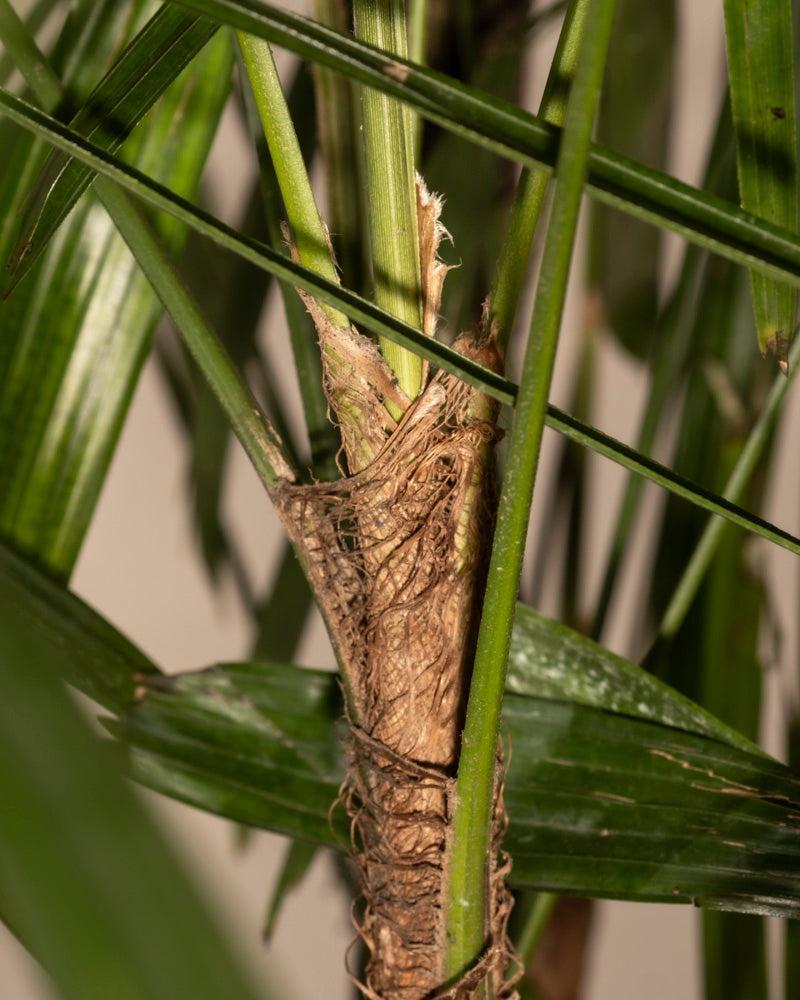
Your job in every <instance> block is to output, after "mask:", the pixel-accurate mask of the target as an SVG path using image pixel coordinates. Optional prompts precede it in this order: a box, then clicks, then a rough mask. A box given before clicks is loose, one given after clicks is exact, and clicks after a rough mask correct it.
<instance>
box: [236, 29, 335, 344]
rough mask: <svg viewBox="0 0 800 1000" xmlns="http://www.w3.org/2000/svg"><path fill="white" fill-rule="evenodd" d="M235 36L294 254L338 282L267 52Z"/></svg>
mask: <svg viewBox="0 0 800 1000" xmlns="http://www.w3.org/2000/svg"><path fill="white" fill-rule="evenodd" d="M236 37H237V39H238V41H239V47H240V48H241V50H242V57H243V59H244V65H245V69H246V70H247V76H248V79H249V80H250V86H251V87H252V88H253V94H254V96H255V100H256V107H257V108H258V114H259V117H260V118H261V124H262V125H263V128H264V135H265V137H266V140H267V146H268V147H269V151H270V155H271V156H272V163H273V165H274V167H275V174H276V175H277V178H278V185H279V187H280V189H281V195H282V196H283V202H284V205H285V206H286V214H287V216H288V218H289V224H290V226H291V227H292V236H293V238H294V244H295V248H296V250H297V256H298V257H299V259H300V263H301V264H304V265H305V266H306V267H308V268H310V269H311V270H312V271H316V273H317V274H321V275H322V276H323V277H325V278H327V279H328V280H329V281H338V276H337V274H336V267H335V266H334V263H333V259H332V251H331V248H330V243H329V240H328V234H327V232H326V231H325V226H324V225H323V223H322V220H321V219H320V216H319V211H318V209H317V202H316V199H315V198H314V193H313V191H312V190H311V183H310V181H309V179H308V172H307V170H306V165H305V162H304V160H303V154H302V152H301V150H300V143H299V142H298V141H297V133H296V132H295V129H294V124H293V122H292V117H291V115H290V114H289V108H288V107H287V105H286V98H285V97H284V94H283V89H282V88H281V82H280V78H279V77H278V71H277V69H276V68H275V60H274V59H273V58H272V51H271V50H270V47H269V44H268V43H267V42H264V41H262V40H261V39H260V38H254V37H253V36H252V35H246V34H244V33H243V32H237V35H236ZM321 306H322V308H323V310H324V311H325V313H326V315H327V316H328V318H329V319H330V320H331V321H332V322H333V323H334V324H335V325H336V326H340V327H345V328H346V327H349V325H350V323H349V320H348V319H347V317H346V316H345V315H344V313H342V312H340V311H339V310H338V309H333V308H331V307H330V306H328V305H325V304H324V303H321Z"/></svg>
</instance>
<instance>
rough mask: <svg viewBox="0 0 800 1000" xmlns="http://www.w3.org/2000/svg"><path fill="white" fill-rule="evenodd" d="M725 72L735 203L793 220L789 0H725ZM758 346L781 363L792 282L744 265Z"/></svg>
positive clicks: (784, 222)
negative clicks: (734, 158)
mask: <svg viewBox="0 0 800 1000" xmlns="http://www.w3.org/2000/svg"><path fill="white" fill-rule="evenodd" d="M724 7H725V34H726V39H727V45H728V79H729V81H730V91H731V110H732V113H733V125H734V131H735V133H736V154H737V167H738V173H739V194H740V198H741V205H742V208H744V209H746V210H747V211H749V212H752V213H753V214H754V215H758V216H760V217H761V218H764V219H768V220H769V221H770V222H773V223H775V224H777V225H779V226H784V227H785V228H786V229H790V230H793V231H794V230H796V228H797V184H798V172H797V132H796V124H795V107H794V77H793V67H792V39H793V34H792V3H791V0H749V2H747V3H742V2H741V0H725V4H724ZM751 289H752V293H753V307H754V310H755V317H756V330H757V334H758V346H759V348H760V350H761V353H762V354H764V353H765V352H766V351H768V350H769V351H772V352H773V354H774V355H775V357H776V358H777V359H778V362H779V364H780V366H781V368H782V369H783V370H784V372H785V371H786V370H787V365H788V351H789V344H790V342H791V339H792V328H793V325H794V313H795V303H796V300H797V294H796V292H795V291H794V289H792V288H789V287H787V286H786V285H784V284H782V283H780V282H777V281H774V280H771V279H770V278H767V277H765V276H763V275H760V274H756V273H751Z"/></svg>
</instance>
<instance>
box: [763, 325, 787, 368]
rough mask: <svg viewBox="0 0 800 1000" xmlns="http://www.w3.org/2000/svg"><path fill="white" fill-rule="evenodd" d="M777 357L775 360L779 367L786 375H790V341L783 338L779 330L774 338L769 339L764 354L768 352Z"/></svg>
mask: <svg viewBox="0 0 800 1000" xmlns="http://www.w3.org/2000/svg"><path fill="white" fill-rule="evenodd" d="M768 351H769V352H770V353H771V354H774V355H775V359H776V360H777V362H778V367H779V368H780V370H781V371H782V372H783V374H784V375H788V374H789V341H788V340H787V339H786V337H784V336H783V334H782V332H781V331H780V330H777V331H776V332H775V333H774V335H773V336H771V337H769V338H768V339H767V340H766V342H765V344H764V349H763V351H762V354H766V353H767V352H768Z"/></svg>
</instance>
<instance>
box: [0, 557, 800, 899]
mask: <svg viewBox="0 0 800 1000" xmlns="http://www.w3.org/2000/svg"><path fill="white" fill-rule="evenodd" d="M8 558H9V559H10V560H11V566H12V570H13V569H14V568H15V567H16V571H15V572H11V571H9V572H8V573H7V574H6V576H5V577H4V578H3V580H4V582H3V598H4V600H3V605H2V606H4V607H5V606H10V607H11V608H12V609H13V612H14V614H15V615H16V614H17V613H18V611H17V609H22V610H23V612H24V614H25V615H26V616H27V618H26V619H21V620H27V621H30V620H31V619H32V618H33V617H34V616H36V615H38V616H39V619H40V620H41V621H42V622H45V621H46V622H47V628H46V629H40V632H41V643H42V650H43V654H44V655H45V657H46V658H47V659H51V660H53V661H54V662H55V663H56V665H57V666H60V667H61V668H62V669H63V670H64V672H65V674H66V675H67V676H69V677H70V678H71V679H72V681H73V682H74V683H77V684H78V685H79V686H80V687H81V688H82V689H84V690H88V691H89V692H90V693H94V692H95V691H97V690H98V689H102V684H103V681H102V673H103V671H104V669H105V668H106V667H107V662H113V660H115V661H116V662H117V663H119V664H120V667H119V668H118V669H120V670H121V672H122V680H121V682H120V683H121V684H122V685H123V687H122V688H119V687H118V689H117V690H118V692H122V693H125V692H128V691H130V687H131V684H132V683H133V682H134V681H139V682H140V686H139V688H138V690H137V692H136V695H135V698H134V700H133V701H132V702H130V703H129V707H128V710H127V712H126V713H125V714H124V716H123V718H122V720H121V722H120V723H115V724H114V726H115V728H116V731H117V732H118V733H119V734H120V735H121V736H122V737H123V738H124V739H125V741H126V742H129V743H130V745H131V747H132V751H133V770H134V774H135V775H136V776H137V777H138V778H139V780H141V781H143V782H144V783H145V784H148V785H150V786H151V787H154V788H156V789H158V790H160V791H163V792H165V793H166V794H169V795H171V796H173V797H175V798H178V799H180V800H182V801H186V802H190V803H191V804H193V805H195V806H197V807H199V808H202V809H206V810H208V811H211V812H216V813H219V814H221V815H224V816H227V817H229V818H231V819H234V820H237V821H239V822H242V823H246V824H248V825H253V826H262V827H265V828H267V829H271V830H276V831H278V832H282V833H287V834H289V835H291V836H295V837H298V838H300V839H303V840H307V841H311V842H313V843H318V844H322V845H325V846H329V847H334V848H336V849H340V850H344V849H346V848H347V847H348V845H349V824H348V822H347V817H346V816H345V815H344V810H343V809H342V808H341V807H340V808H336V809H332V806H333V803H334V802H335V801H336V800H337V797H338V788H339V783H340V780H341V778H342V775H343V760H342V750H341V746H340V743H339V734H337V731H336V723H337V720H340V719H341V715H342V702H341V694H340V689H339V683H338V679H337V677H336V676H335V675H333V674H327V673H323V672H320V671H314V670H303V669H301V668H298V667H291V666H281V665H275V664H272V665H270V664H264V663H261V664H230V665H224V666H221V667H215V668H212V669H211V670H208V671H203V672H201V673H198V674H188V675H184V676H181V677H176V678H162V677H160V676H159V675H155V676H153V675H149V676H144V677H141V676H139V673H140V671H142V672H143V671H144V669H146V668H144V667H143V665H142V664H143V663H144V664H146V663H147V661H143V658H142V657H141V654H136V653H135V652H134V653H132V652H131V647H130V645H129V644H128V643H127V641H126V640H124V639H122V637H121V636H120V635H119V633H117V632H115V631H114V630H113V629H111V628H110V627H109V626H106V625H102V626H101V625H100V624H99V623H98V619H97V616H95V615H94V614H93V613H91V612H89V611H88V610H87V609H86V608H85V606H83V605H82V604H81V602H80V601H78V599H77V598H74V597H72V596H71V595H69V594H68V593H67V592H66V591H65V590H63V588H60V587H59V586H58V585H55V584H51V583H49V582H46V581H43V580H42V577H41V574H39V573H37V571H36V570H35V569H33V568H32V567H24V568H22V569H20V563H19V560H17V559H16V557H13V556H10V557H8ZM43 588H44V589H43ZM9 597H13V599H14V601H15V602H16V603H11V604H9ZM53 609H56V610H55V612H54V610H53ZM519 616H520V620H521V621H522V622H523V625H522V626H518V632H517V636H516V637H515V649H516V651H517V652H516V655H515V663H516V662H517V661H519V662H520V664H521V666H520V673H521V676H519V677H518V671H517V668H516V666H513V665H512V671H511V673H510V682H509V683H510V685H513V686H516V687H517V688H518V689H523V690H524V689H525V688H526V687H528V686H530V685H532V684H533V683H534V682H533V680H532V675H531V665H532V664H533V663H535V662H536V659H537V656H536V655H533V654H532V653H531V652H530V650H529V651H528V655H527V656H526V655H524V648H525V645H526V640H525V638H524V636H525V634H526V630H529V629H530V626H531V623H533V626H534V631H533V633H532V634H531V638H530V639H529V640H527V642H528V644H530V643H533V642H534V640H535V642H536V643H538V642H539V641H540V640H542V639H543V637H544V636H545V635H546V634H547V633H548V631H549V632H550V633H551V634H550V636H549V643H550V649H551V652H550V653H549V654H546V655H545V657H544V658H543V664H544V665H543V671H544V673H545V675H546V676H545V681H544V682H543V684H544V686H543V687H542V690H546V691H547V694H548V697H547V698H540V697H532V696H529V695H525V694H516V693H513V692H511V691H510V692H509V693H508V694H507V697H506V705H505V718H506V724H507V727H508V733H509V735H510V739H511V753H510V763H509V772H508V776H507V789H506V804H507V807H508V811H509V815H510V817H511V825H510V829H509V834H508V841H507V846H508V848H509V850H510V851H511V853H512V854H513V855H514V858H515V867H514V874H513V879H515V880H516V883H517V884H519V885H526V886H527V885H530V886H538V887H540V888H548V889H554V890H556V891H570V892H581V893H584V894H590V895H618V896H621V897H625V898H637V899H643V900H648V899H660V900H662V901H688V900H689V899H690V898H696V899H698V900H700V901H703V902H704V903H708V904H713V905H719V906H726V907H731V908H734V909H740V910H753V909H756V910H758V909H765V910H769V909H773V910H775V911H780V912H786V913H789V912H791V913H794V912H797V910H798V908H799V907H800V876H799V875H798V871H800V866H798V857H799V856H800V824H798V821H797V815H798V812H800V782H799V781H798V779H797V778H795V777H794V776H793V775H792V773H791V772H790V771H789V770H788V769H787V768H786V767H784V766H782V765H780V764H777V763H775V762H774V761H772V760H770V759H769V758H767V757H765V756H763V755H762V754H760V753H758V752H748V751H746V750H745V749H740V748H739V747H737V746H736V745H735V744H736V743H738V744H739V746H746V745H747V744H746V743H745V742H744V741H742V740H740V739H737V738H736V737H733V736H731V734H730V733H729V731H728V730H727V729H726V728H725V727H723V726H722V725H721V724H715V723H714V722H713V721H711V720H709V719H708V716H707V715H705V713H703V712H702V710H699V709H696V708H695V709H692V708H691V706H687V703H686V701H685V699H683V698H681V697H680V696H673V697H672V699H670V694H669V691H668V689H664V688H662V687H660V686H659V685H653V683H652V681H651V680H650V679H646V678H641V679H640V684H641V685H644V687H640V688H639V690H640V692H641V691H644V697H645V698H646V699H647V700H648V704H647V705H646V706H645V709H644V711H645V713H646V714H650V715H651V718H652V719H653V721H647V719H645V718H641V717H639V718H636V717H632V716H631V715H629V714H627V711H626V710H627V709H628V708H630V709H631V711H634V712H636V711H637V708H638V703H637V705H630V703H629V695H628V692H627V687H628V685H629V683H630V682H631V674H632V672H635V670H636V669H637V668H635V667H634V666H633V665H632V664H624V663H623V662H620V661H617V659H616V658H613V657H611V658H609V654H604V653H603V652H602V651H600V649H599V647H596V646H593V645H592V644H590V643H587V641H586V640H585V639H583V638H580V637H578V636H577V635H576V634H575V633H572V634H570V632H569V630H565V629H564V627H563V626H558V625H556V624H555V623H548V622H547V621H546V620H534V619H531V613H530V612H529V611H527V610H526V609H521V610H520V612H519ZM67 643H68V644H69V645H70V648H71V653H70V657H69V658H68V659H66V660H65V659H64V658H63V650H64V648H65V645H66V644H67ZM593 649H594V650H595V651H596V661H597V662H596V664H594V665H592V664H591V655H590V654H591V651H592V650H593ZM104 651H105V653H106V657H107V662H104V660H103V655H104ZM575 658H577V662H578V663H579V664H580V666H581V669H582V670H583V671H584V672H585V673H586V675H587V677H588V681H587V683H585V684H584V685H582V691H581V692H580V696H581V698H582V699H584V700H585V701H587V702H593V703H594V706H596V707H590V706H589V705H588V704H576V703H574V702H573V701H572V700H571V699H573V698H574V696H575V690H574V687H573V686H572V685H571V683H570V682H566V680H565V678H566V673H565V671H563V670H562V669H558V665H559V663H569V662H572V661H573V659H575ZM132 661H133V662H132ZM548 664H549V667H548ZM588 665H591V666H592V669H591V670H589V669H587V666H588ZM98 673H99V675H100V676H99V677H98V676H96V675H97V674H98ZM150 677H152V679H149V678H150ZM559 678H561V680H559ZM620 688H621V689H622V690H620ZM105 700H106V703H107V704H110V705H111V706H112V707H114V706H115V705H118V704H119V701H120V693H116V694H114V695H113V696H112V697H107V698H106V699H105ZM659 700H660V705H659ZM615 705H616V706H620V707H621V709H622V711H621V712H615V711H614V706H615ZM603 706H607V707H603ZM640 711H641V710H640ZM662 715H663V716H664V719H663V720H662V719H661V718H660V716H662ZM676 724H677V725H678V726H679V727H681V728H674V725H676ZM687 729H692V730H695V731H687ZM698 729H699V730H700V732H699V733H698V732H697V730H698ZM703 732H711V733H715V734H719V736H721V737H722V739H721V740H720V739H717V738H711V737H710V736H708V735H703Z"/></svg>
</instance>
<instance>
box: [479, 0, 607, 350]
mask: <svg viewBox="0 0 800 1000" xmlns="http://www.w3.org/2000/svg"><path fill="white" fill-rule="evenodd" d="M588 9H589V0H572V2H571V3H570V5H569V8H568V10H567V13H566V15H565V17H564V24H563V26H562V28H561V34H560V35H559V37H558V45H557V46H556V51H555V54H554V56H553V62H552V64H551V66H550V72H549V74H548V77H547V83H546V84H545V88H544V93H543V94H542V100H541V104H540V105H539V117H540V118H544V119H545V121H548V122H551V123H552V124H553V125H561V124H562V122H563V121H564V113H565V111H566V107H567V94H568V92H569V91H568V86H569V81H570V80H572V78H573V77H574V75H575V68H576V66H577V60H578V48H579V44H580V40H581V36H582V33H583V26H584V22H585V20H586V12H587V10H588ZM549 180H550V177H549V173H548V172H547V171H544V170H531V169H529V168H527V167H523V169H522V173H521V175H520V179H519V184H518V185H517V191H516V194H515V196H514V204H513V206H512V208H511V216H510V218H509V223H508V229H507V231H506V236H505V240H504V241H503V246H502V248H501V250H500V256H499V257H498V260H497V266H496V268H495V273H494V283H493V285H492V294H491V298H490V300H489V319H490V321H493V322H495V323H496V324H497V331H498V338H499V342H500V345H501V346H502V347H503V348H505V347H506V346H507V345H508V340H509V337H510V336H511V330H512V327H513V325H514V316H515V315H516V311H517V303H518V302H519V296H520V293H521V291H522V285H523V283H524V280H525V271H526V268H527V264H528V256H529V254H530V249H531V243H532V242H533V234H534V232H535V231H536V224H537V223H538V221H539V213H540V211H541V207H542V202H543V200H544V193H545V190H546V188H547V183H548V181H549Z"/></svg>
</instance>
